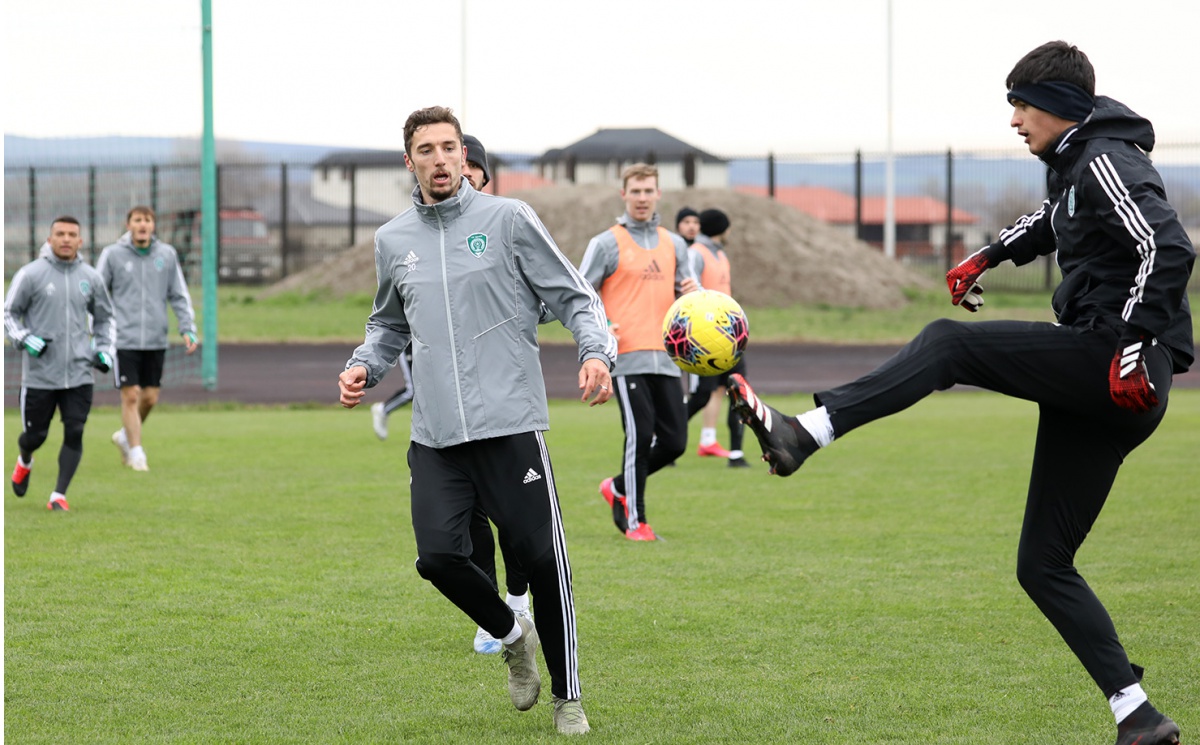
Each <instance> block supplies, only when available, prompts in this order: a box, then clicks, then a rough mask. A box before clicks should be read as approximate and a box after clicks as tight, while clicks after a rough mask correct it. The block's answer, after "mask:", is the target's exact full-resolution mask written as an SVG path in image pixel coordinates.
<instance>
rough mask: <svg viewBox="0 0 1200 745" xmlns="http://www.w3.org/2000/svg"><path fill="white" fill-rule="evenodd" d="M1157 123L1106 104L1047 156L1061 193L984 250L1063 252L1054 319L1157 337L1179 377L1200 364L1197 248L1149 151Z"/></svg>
mask: <svg viewBox="0 0 1200 745" xmlns="http://www.w3.org/2000/svg"><path fill="white" fill-rule="evenodd" d="M1153 147H1154V128H1153V126H1151V124H1150V122H1149V121H1148V120H1146V119H1143V118H1142V117H1140V116H1138V115H1137V114H1135V113H1134V112H1132V111H1130V110H1129V108H1127V107H1126V106H1125V105H1124V104H1122V103H1120V102H1118V101H1114V100H1113V99H1111V98H1107V97H1105V96H1098V97H1097V98H1096V108H1095V110H1094V111H1093V112H1092V115H1091V116H1089V117H1088V118H1087V119H1086V120H1084V121H1082V122H1080V123H1079V124H1077V125H1075V126H1074V127H1071V128H1070V129H1068V130H1067V131H1066V132H1063V133H1062V135H1060V136H1059V138H1058V139H1057V140H1056V141H1055V142H1054V143H1053V144H1052V145H1051V146H1050V147H1049V148H1047V150H1046V152H1045V153H1043V154H1042V156H1041V159H1042V160H1043V161H1044V162H1045V163H1046V164H1047V165H1048V166H1049V167H1050V168H1051V169H1052V170H1053V171H1054V173H1055V174H1056V175H1057V178H1056V179H1054V178H1052V179H1051V181H1052V182H1053V183H1054V184H1055V186H1056V187H1060V190H1057V191H1056V192H1055V193H1052V194H1051V195H1050V196H1049V198H1047V199H1046V201H1044V202H1043V203H1042V206H1041V208H1040V209H1038V210H1037V211H1035V212H1033V213H1030V214H1028V215H1025V216H1023V217H1022V218H1021V219H1019V220H1018V221H1017V222H1016V223H1015V224H1014V225H1012V226H1010V227H1008V228H1006V229H1005V230H1003V231H1001V233H1000V237H999V239H998V240H997V241H996V242H994V243H992V244H991V245H989V246H988V247H987V248H985V249H984V251H985V253H986V255H987V256H988V258H989V259H990V261H991V263H992V264H993V265H995V264H996V263H998V262H1000V261H1003V260H1005V259H1009V260H1011V261H1012V262H1013V263H1014V264H1017V265H1018V266H1019V265H1021V264H1028V263H1029V262H1031V261H1033V260H1034V259H1036V258H1037V257H1038V256H1043V255H1046V254H1050V253H1053V252H1055V251H1057V252H1058V257H1057V259H1058V265H1059V268H1060V269H1061V270H1062V282H1061V283H1060V284H1059V286H1058V289H1056V290H1055V292H1054V300H1053V306H1054V312H1055V314H1056V315H1057V317H1058V321H1059V323H1062V324H1064V325H1072V326H1075V325H1088V326H1091V325H1095V324H1097V323H1105V324H1109V325H1112V326H1114V327H1118V328H1124V329H1125V331H1124V334H1123V336H1122V338H1123V339H1129V338H1132V337H1136V336H1138V335H1142V334H1145V335H1148V336H1149V337H1155V338H1157V339H1158V341H1159V343H1160V344H1163V345H1165V346H1166V347H1167V349H1169V350H1170V352H1171V356H1172V358H1173V362H1174V371H1175V372H1176V373H1182V372H1186V371H1187V369H1188V367H1189V366H1190V365H1191V364H1192V360H1193V359H1194V357H1195V351H1194V349H1193V344H1192V317H1191V309H1190V307H1189V305H1188V298H1187V284H1188V278H1189V277H1190V276H1191V270H1192V263H1193V261H1194V260H1195V258H1196V252H1195V249H1194V248H1193V247H1192V243H1191V241H1190V240H1189V239H1188V236H1187V233H1186V232H1185V231H1184V229H1183V226H1182V225H1181V224H1180V222H1179V217H1178V216H1177V215H1176V213H1175V210H1174V209H1173V208H1172V207H1171V205H1170V204H1168V203H1167V196H1166V190H1165V189H1164V187H1163V182H1162V177H1161V176H1160V175H1159V173H1158V171H1157V170H1156V169H1155V168H1154V166H1153V164H1151V162H1150V158H1149V156H1148V155H1147V153H1149V152H1150V150H1151V149H1152V148H1153Z"/></svg>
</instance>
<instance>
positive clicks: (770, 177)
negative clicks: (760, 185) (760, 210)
mask: <svg viewBox="0 0 1200 745" xmlns="http://www.w3.org/2000/svg"><path fill="white" fill-rule="evenodd" d="M767 197H769V198H770V199H774V198H775V153H773V152H771V153H767Z"/></svg>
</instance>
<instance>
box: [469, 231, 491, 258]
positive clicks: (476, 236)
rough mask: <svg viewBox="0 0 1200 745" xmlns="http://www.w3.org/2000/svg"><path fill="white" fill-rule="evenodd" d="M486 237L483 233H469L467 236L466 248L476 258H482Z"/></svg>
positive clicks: (485, 247)
mask: <svg viewBox="0 0 1200 745" xmlns="http://www.w3.org/2000/svg"><path fill="white" fill-rule="evenodd" d="M487 242H488V237H487V235H486V234H484V233H471V234H470V235H468V236H467V248H469V249H471V253H473V254H475V255H476V256H482V255H483V252H484V251H486V250H487Z"/></svg>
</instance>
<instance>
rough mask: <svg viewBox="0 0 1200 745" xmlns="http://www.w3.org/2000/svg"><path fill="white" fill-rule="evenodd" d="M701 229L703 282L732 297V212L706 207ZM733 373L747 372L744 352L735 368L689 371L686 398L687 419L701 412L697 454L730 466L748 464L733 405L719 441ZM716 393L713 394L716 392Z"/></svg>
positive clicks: (696, 246)
mask: <svg viewBox="0 0 1200 745" xmlns="http://www.w3.org/2000/svg"><path fill="white" fill-rule="evenodd" d="M699 222H700V233H699V235H697V236H696V242H695V243H693V244H692V253H693V254H695V256H696V257H697V259H698V266H699V267H700V284H701V285H702V286H703V287H704V289H706V290H717V291H718V292H723V293H725V294H726V295H729V296H730V297H733V282H732V275H731V273H730V266H729V256H728V255H727V254H726V253H725V242H726V240H727V239H728V235H729V229H730V227H729V226H730V223H729V216H728V215H726V214H725V213H724V212H722V211H721V210H718V209H706V210H704V211H703V212H701V213H700V216H699ZM733 373H740V374H741V375H743V376H744V375H745V374H746V357H745V355H744V354H743V355H742V358H741V359H740V360H738V363H737V364H736V365H734V366H733V369H731V370H729V371H728V372H725V373H722V374H720V375H708V376H702V375H689V376H688V378H689V379H690V381H691V394H690V395H689V396H688V400H687V414H688V419H689V420H691V418H692V417H694V416H696V413H697V412H703V414H702V415H701V422H702V424H701V429H700V445H699V447H698V448H697V449H696V455H699V456H700V457H716V458H728V459H729V461H728V463H729V467H730V468H749V467H750V464H749V463H747V462H746V457H745V453H743V452H742V437H743V435H744V432H745V427H744V425H743V424H742V418H741V417H740V416H738V413H737V412H736V411H734V409H733V406H732V405H730V407H729V412H728V414H727V415H726V422H727V424H728V425H729V447H730V448H731V449H730V450H726V449H725V448H723V447H721V443H720V442H718V441H717V419H718V418H719V417H720V415H721V405H722V402H723V401H724V400H725V386H726V385H727V383H728V381H729V376H730V375H732V374H733ZM714 393H716V395H715V396H714V395H713V394H714Z"/></svg>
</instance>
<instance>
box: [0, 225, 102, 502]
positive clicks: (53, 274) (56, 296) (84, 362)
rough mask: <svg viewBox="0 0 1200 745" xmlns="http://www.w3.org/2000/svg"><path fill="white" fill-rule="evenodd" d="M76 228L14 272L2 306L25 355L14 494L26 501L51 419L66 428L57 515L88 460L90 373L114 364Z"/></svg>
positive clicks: (56, 228)
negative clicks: (86, 429)
mask: <svg viewBox="0 0 1200 745" xmlns="http://www.w3.org/2000/svg"><path fill="white" fill-rule="evenodd" d="M82 244H83V238H82V237H81V235H80V232H79V221H78V220H76V219H75V218H73V217H66V216H64V217H60V218H58V219H56V220H55V221H54V223H53V224H52V225H51V228H50V238H49V240H48V241H47V245H45V246H43V247H42V251H41V253H40V255H39V256H38V258H36V259H34V260H33V261H31V262H30V263H28V264H26V265H25V266H23V267H21V268H20V269H19V270H17V273H16V274H15V275H14V276H13V281H12V284H11V285H10V286H9V289H8V296H7V297H6V298H5V301H4V330H5V333H6V334H7V335H8V338H9V339H11V340H12V344H13V346H14V347H16V348H17V349H19V350H23V351H24V352H25V353H26V354H24V355H23V356H22V360H21V425H22V431H21V435H20V437H18V438H17V447H18V449H19V451H20V455H19V456H18V458H17V464H16V467H15V468H14V469H13V476H12V484H13V491H14V492H15V493H16V495H17V496H18V497H23V496H25V492H26V490H27V489H28V488H29V477H30V471H31V469H32V468H33V453H34V451H36V450H37V449H38V448H40V447H41V446H42V444H43V443H44V442H45V441H46V437H47V436H48V435H49V434H50V423H51V421H53V419H54V411H55V409H57V410H58V411H59V412H60V415H61V418H62V422H63V444H62V449H61V450H60V451H59V455H58V481H57V484H56V485H55V489H54V492H53V493H52V494H51V495H50V501H49V502H48V503H47V504H46V506H47V508H49V509H52V510H67V509H68V506H67V497H66V495H67V487H68V486H70V484H71V479H72V478H73V477H74V475H75V470H76V469H77V468H78V467H79V462H80V460H82V458H83V427H84V424H85V423H86V422H87V418H88V414H89V413H90V412H91V408H92V390H93V384H94V382H95V379H94V377H93V375H92V368H93V367H95V368H97V369H99V370H100V371H102V372H108V370H109V368H110V367H111V366H112V363H113V354H114V352H113V317H112V302H111V300H110V299H109V297H108V291H107V290H106V289H105V287H104V283H103V282H102V281H101V279H100V275H99V273H98V272H97V271H96V270H95V269H93V268H92V267H91V266H89V265H87V264H85V263H83V261H82V260H80V258H79V247H80V246H81V245H82Z"/></svg>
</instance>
